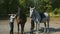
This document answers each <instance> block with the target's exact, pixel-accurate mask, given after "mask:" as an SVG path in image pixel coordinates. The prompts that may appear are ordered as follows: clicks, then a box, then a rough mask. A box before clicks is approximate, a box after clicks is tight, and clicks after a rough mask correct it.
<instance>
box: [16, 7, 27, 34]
mask: <svg viewBox="0 0 60 34" xmlns="http://www.w3.org/2000/svg"><path fill="white" fill-rule="evenodd" d="M15 19H16V22H17V26H18V34H19V24H20V25H21V34H23V33H24V26H25V23H26V21H27V16H26V14H25V13H24V12H23V10H22V9H21V8H20V7H19V8H18V12H17V13H16V17H15Z"/></svg>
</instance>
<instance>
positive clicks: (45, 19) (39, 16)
mask: <svg viewBox="0 0 60 34" xmlns="http://www.w3.org/2000/svg"><path fill="white" fill-rule="evenodd" d="M34 9H35V7H30V18H31V33H33V29H34V27H35V26H34V25H35V24H34V22H36V29H37V32H38V33H39V27H40V23H44V26H45V28H44V32H46V31H47V32H49V21H50V15H49V14H48V13H47V16H46V13H40V12H38V11H37V10H34ZM46 23H47V24H46Z"/></svg>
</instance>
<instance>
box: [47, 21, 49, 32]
mask: <svg viewBox="0 0 60 34" xmlns="http://www.w3.org/2000/svg"><path fill="white" fill-rule="evenodd" d="M48 32H49V20H47V33H48Z"/></svg>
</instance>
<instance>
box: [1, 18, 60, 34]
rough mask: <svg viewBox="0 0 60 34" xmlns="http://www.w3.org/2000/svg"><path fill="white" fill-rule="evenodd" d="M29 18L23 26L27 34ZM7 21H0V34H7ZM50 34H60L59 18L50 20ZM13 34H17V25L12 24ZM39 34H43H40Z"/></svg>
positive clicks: (41, 33) (42, 25)
mask: <svg viewBox="0 0 60 34" xmlns="http://www.w3.org/2000/svg"><path fill="white" fill-rule="evenodd" d="M30 25H31V24H30V18H28V19H27V22H26V24H25V29H24V30H25V33H26V34H29V32H30V27H31V26H30ZM40 26H41V29H43V27H44V24H43V23H41V25H40ZM9 29H10V27H9V20H0V34H9ZM49 29H50V34H60V18H51V20H50V28H49ZM14 34H17V24H16V22H15V23H14ZM40 34H45V33H43V32H40Z"/></svg>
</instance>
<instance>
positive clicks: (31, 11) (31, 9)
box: [30, 7, 35, 17]
mask: <svg viewBox="0 0 60 34" xmlns="http://www.w3.org/2000/svg"><path fill="white" fill-rule="evenodd" d="M34 9H35V7H33V8H32V7H30V17H31V16H32V13H33V10H34Z"/></svg>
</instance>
